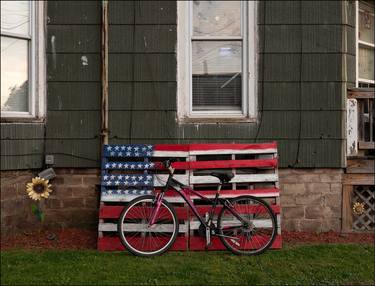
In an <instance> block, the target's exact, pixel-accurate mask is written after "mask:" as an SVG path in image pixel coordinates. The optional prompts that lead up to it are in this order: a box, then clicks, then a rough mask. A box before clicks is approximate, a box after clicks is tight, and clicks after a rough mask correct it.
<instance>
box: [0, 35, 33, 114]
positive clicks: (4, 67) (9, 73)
mask: <svg viewBox="0 0 375 286" xmlns="http://www.w3.org/2000/svg"><path fill="white" fill-rule="evenodd" d="M28 106H29V97H28V41H27V40H20V39H15V38H10V37H1V110H2V111H23V112H27V111H28V110H29V108H28Z"/></svg>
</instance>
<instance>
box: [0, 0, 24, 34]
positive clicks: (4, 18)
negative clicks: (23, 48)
mask: <svg viewBox="0 0 375 286" xmlns="http://www.w3.org/2000/svg"><path fill="white" fill-rule="evenodd" d="M29 26H30V1H1V31H2V32H8V33H15V34H21V35H24V36H28V35H29Z"/></svg>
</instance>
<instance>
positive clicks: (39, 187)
mask: <svg viewBox="0 0 375 286" xmlns="http://www.w3.org/2000/svg"><path fill="white" fill-rule="evenodd" d="M33 189H34V192H36V193H37V194H41V193H43V192H44V185H43V184H36V185H34V188H33Z"/></svg>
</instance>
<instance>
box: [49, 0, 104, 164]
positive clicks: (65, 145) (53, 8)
mask: <svg viewBox="0 0 375 286" xmlns="http://www.w3.org/2000/svg"><path fill="white" fill-rule="evenodd" d="M100 3H101V2H100V1H48V5H47V7H48V8H47V17H48V22H47V39H46V42H47V63H48V64H47V102H48V105H47V119H46V122H47V124H46V153H47V154H53V155H54V156H55V165H56V166H58V167H96V166H99V157H100V93H101V84H100V68H101V67H100V21H101V8H100V5H101V4H100Z"/></svg>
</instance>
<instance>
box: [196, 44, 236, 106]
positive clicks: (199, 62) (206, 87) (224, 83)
mask: <svg viewBox="0 0 375 286" xmlns="http://www.w3.org/2000/svg"><path fill="white" fill-rule="evenodd" d="M192 61H193V63H192V77H193V86H192V89H193V90H192V91H193V111H202V110H241V106H242V102H241V98H242V42H241V41H194V42H192Z"/></svg>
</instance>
